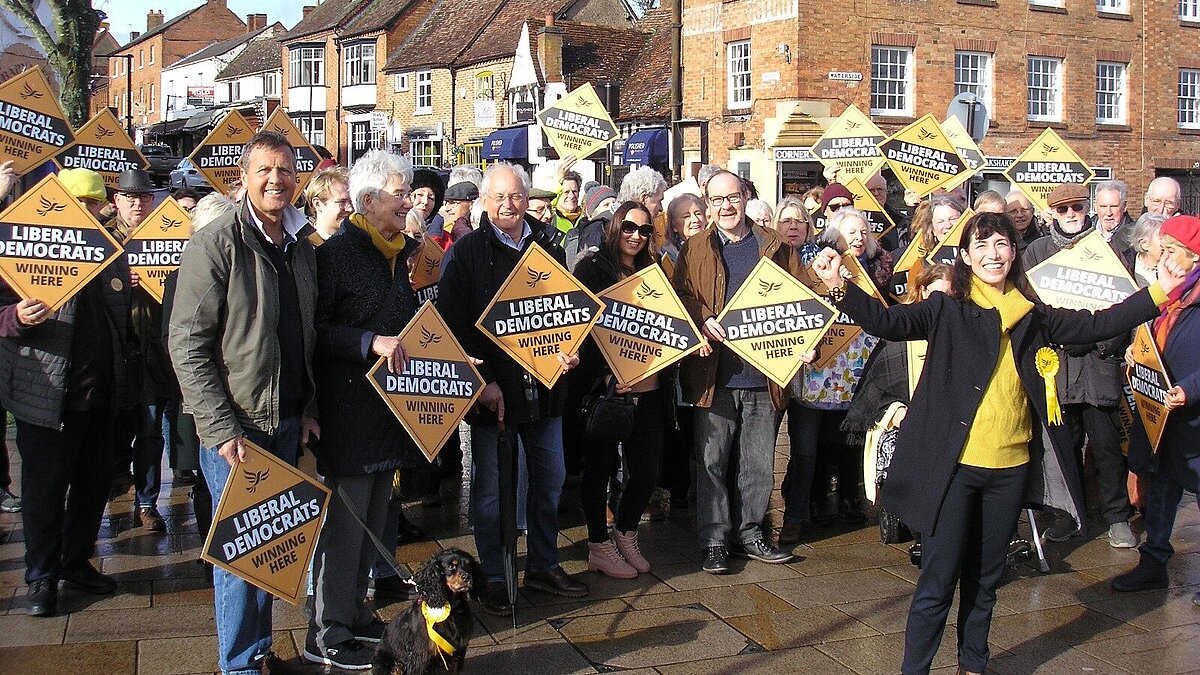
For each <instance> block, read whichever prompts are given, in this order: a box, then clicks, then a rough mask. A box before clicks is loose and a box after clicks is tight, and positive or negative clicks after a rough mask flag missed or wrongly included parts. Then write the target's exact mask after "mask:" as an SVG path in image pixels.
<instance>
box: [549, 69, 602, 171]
mask: <svg viewBox="0 0 1200 675" xmlns="http://www.w3.org/2000/svg"><path fill="white" fill-rule="evenodd" d="M537 121H538V126H539V127H541V129H542V131H543V132H544V133H545V134H546V138H548V139H549V140H550V145H552V146H554V149H555V150H557V151H558V155H559V157H566V156H567V155H575V156H576V157H581V158H582V157H587V156H589V155H591V154H592V153H594V152H596V151H597V150H601V149H603V148H606V147H608V145H609V143H612V142H613V141H615V140H617V137H618V136H619V135H620V134H619V133H618V132H617V127H616V125H615V124H613V121H612V118H611V117H609V116H608V111H607V110H605V109H604V104H603V103H601V102H600V97H599V96H597V95H596V89H595V88H594V87H592V83H591V82H588V83H586V84H584V85H583V86H581V87H578V88H576V89H575V90H574V91H572V92H571V93H569V94H567V95H566V96H564V97H562V98H560V99H558V100H557V101H555V102H554V103H551V104H550V105H549V106H547V107H546V109H544V110H542V111H541V112H539V113H538V114H537Z"/></svg>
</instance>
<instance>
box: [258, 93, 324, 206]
mask: <svg viewBox="0 0 1200 675" xmlns="http://www.w3.org/2000/svg"><path fill="white" fill-rule="evenodd" d="M262 130H263V131H274V132H275V133H278V134H282V135H283V137H284V138H286V139H287V140H288V143H290V144H291V146H292V154H294V155H295V156H296V195H295V196H294V197H293V198H292V199H293V201H295V200H296V199H299V198H300V195H301V194H303V193H304V188H305V187H306V186H307V185H308V181H309V179H311V178H312V175H313V173H315V172H316V170H317V164H319V163H320V162H321V157H320V156H319V155H318V154H317V151H316V150H314V149H313V146H312V144H310V143H309V142H308V139H307V138H305V137H304V134H302V133H300V130H299V129H297V128H296V125H295V124H293V123H292V118H290V117H288V114H287V113H286V112H284V111H283V106H280V107H278V108H276V109H275V112H273V113H271V116H270V117H268V118H267V121H266V123H265V124H263V127H262Z"/></svg>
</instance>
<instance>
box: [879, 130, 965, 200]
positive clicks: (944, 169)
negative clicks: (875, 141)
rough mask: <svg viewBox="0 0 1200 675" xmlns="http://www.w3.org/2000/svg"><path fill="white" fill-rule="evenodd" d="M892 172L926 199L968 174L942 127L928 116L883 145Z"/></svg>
mask: <svg viewBox="0 0 1200 675" xmlns="http://www.w3.org/2000/svg"><path fill="white" fill-rule="evenodd" d="M879 151H880V152H881V153H883V157H884V159H886V160H887V163H888V165H889V166H891V167H892V173H894V174H896V178H898V179H899V180H900V184H901V185H903V186H904V187H905V189H907V190H912V191H914V192H916V193H917V194H918V195H920V196H922V197H924V196H925V195H927V194H929V193H930V192H933V191H934V190H936V189H938V188H940V187H943V186H945V185H947V184H949V183H950V182H952V181H954V180H955V179H957V178H958V177H959V176H960V175H961V174H962V173H963V172H965V171H967V164H966V162H964V161H963V158H962V157H959V156H958V151H957V150H955V148H954V144H953V143H951V142H950V139H948V138H946V132H945V131H943V130H942V125H940V124H938V121H937V118H935V117H934V116H933V115H926V116H924V117H922V118H921V119H919V120H917V121H916V122H913V123H912V124H910V125H908V126H906V127H904V128H903V129H901V130H900V131H897V132H896V133H895V134H894V135H893V136H892V137H891V138H889V139H887V140H886V141H883V142H882V143H880V144H879Z"/></svg>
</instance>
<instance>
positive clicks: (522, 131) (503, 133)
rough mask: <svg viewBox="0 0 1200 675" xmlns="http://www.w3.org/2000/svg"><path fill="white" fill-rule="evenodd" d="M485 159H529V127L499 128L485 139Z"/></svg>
mask: <svg viewBox="0 0 1200 675" xmlns="http://www.w3.org/2000/svg"><path fill="white" fill-rule="evenodd" d="M482 157H483V159H488V160H496V159H526V160H527V159H529V127H528V126H520V127H510V128H508V129H497V130H496V131H493V132H492V133H490V134H488V137H487V138H485V139H483V149H482Z"/></svg>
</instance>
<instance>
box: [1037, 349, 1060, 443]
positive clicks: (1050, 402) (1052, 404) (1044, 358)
mask: <svg viewBox="0 0 1200 675" xmlns="http://www.w3.org/2000/svg"><path fill="white" fill-rule="evenodd" d="M1034 360H1035V362H1036V363H1037V371H1038V374H1039V375H1041V376H1042V379H1043V380H1045V381H1046V418H1047V421H1049V422H1050V424H1062V408H1060V407H1059V405H1058V388H1057V387H1056V386H1055V384H1054V376H1055V375H1057V374H1058V353H1057V352H1055V351H1054V350H1053V349H1051V348H1049V347H1042V348H1041V349H1039V350H1037V355H1036V356H1035V357H1034Z"/></svg>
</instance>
